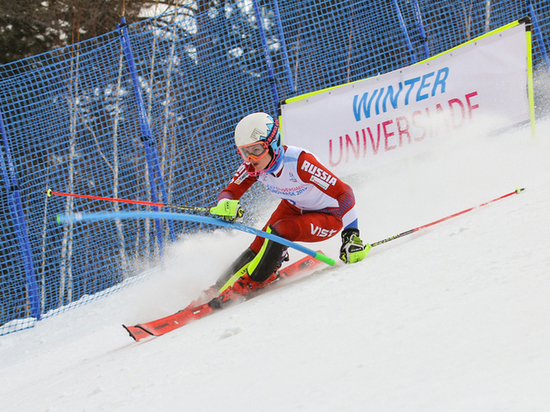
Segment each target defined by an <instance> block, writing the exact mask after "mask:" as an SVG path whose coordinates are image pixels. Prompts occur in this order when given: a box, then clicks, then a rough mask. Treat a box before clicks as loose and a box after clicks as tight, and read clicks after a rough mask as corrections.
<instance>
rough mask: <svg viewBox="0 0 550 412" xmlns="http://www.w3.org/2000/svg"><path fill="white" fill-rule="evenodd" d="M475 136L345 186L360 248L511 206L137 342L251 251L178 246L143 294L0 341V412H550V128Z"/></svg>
mask: <svg viewBox="0 0 550 412" xmlns="http://www.w3.org/2000/svg"><path fill="white" fill-rule="evenodd" d="M485 123H488V122H485ZM485 126H486V125H485V124H482V123H481V122H479V123H478V124H477V125H476V133H473V132H472V133H464V134H462V135H460V136H448V137H446V138H445V139H443V138H440V139H434V141H433V142H431V143H430V146H429V150H427V151H425V152H422V153H413V152H411V156H410V157H409V158H408V159H407V160H406V161H403V162H399V163H396V164H395V165H393V166H391V167H389V166H388V167H385V168H384V169H381V170H377V171H375V172H372V173H370V174H368V175H365V176H360V177H355V178H354V179H350V180H351V181H352V183H353V186H354V188H355V191H356V195H357V200H358V205H359V210H360V228H361V230H362V237H363V239H364V240H365V241H368V242H374V241H377V240H380V239H384V238H386V237H389V236H392V235H394V234H397V233H400V232H403V231H405V230H408V229H411V228H414V227H417V226H420V225H423V224H426V223H429V222H432V221H434V220H437V219H439V218H442V217H444V216H447V215H450V214H452V213H456V212H458V211H461V210H464V209H466V208H469V207H471V206H476V205H479V204H481V203H483V202H486V201H488V200H491V199H494V198H497V197H499V196H501V195H503V194H506V193H509V192H511V191H513V190H514V189H516V188H517V187H525V188H526V190H525V192H524V193H522V194H520V195H514V196H511V197H509V198H507V199H505V200H502V201H499V202H496V203H492V204H491V205H488V206H486V207H483V208H479V209H476V210H474V211H472V212H469V213H467V214H464V215H462V216H460V217H457V218H454V219H452V220H448V221H446V222H444V223H440V224H437V225H435V226H432V227H430V228H428V229H425V230H421V231H419V232H417V233H415V234H414V235H410V236H406V237H404V238H402V239H399V240H395V241H392V242H389V243H387V244H385V245H382V246H378V247H375V248H373V249H372V251H371V253H370V254H369V256H368V257H367V259H366V260H364V261H363V262H361V263H358V264H356V265H350V266H344V265H339V266H337V267H335V268H332V269H324V270H322V271H320V272H317V273H315V274H313V275H312V276H310V277H307V278H303V279H300V280H298V281H296V282H294V283H291V284H288V285H285V286H282V287H280V288H277V289H275V290H273V291H271V292H269V293H265V294H263V295H261V296H258V297H256V298H254V299H251V300H249V301H247V302H244V303H243V304H240V305H237V306H233V307H230V308H228V309H226V310H224V311H222V312H219V313H216V314H214V315H212V316H210V317H207V318H204V319H202V320H200V321H198V322H195V323H192V324H190V325H187V326H185V327H183V328H181V329H179V330H176V331H174V332H172V333H169V334H167V335H165V336H163V337H160V338H155V339H150V340H147V341H144V342H140V343H135V342H134V341H133V340H132V339H131V338H130V337H129V336H128V334H127V333H126V331H125V330H124V329H123V328H122V327H121V324H122V323H125V324H134V323H138V322H143V321H147V320H152V319H155V318H158V317H161V316H164V315H167V314H170V313H172V312H175V311H177V310H178V309H180V308H182V307H183V306H185V305H186V304H187V303H188V302H189V301H190V300H192V299H193V298H195V297H196V295H197V294H198V292H199V291H200V290H201V289H202V288H205V287H208V286H209V285H210V284H212V282H213V281H214V280H215V279H216V277H217V275H218V274H219V273H220V271H221V270H222V269H223V268H224V267H225V266H227V265H228V264H229V263H230V261H231V260H232V259H233V258H234V257H235V256H236V255H237V254H239V253H240V252H241V251H242V250H243V249H244V248H245V247H246V246H247V245H248V243H249V242H250V241H251V240H252V239H251V236H250V235H248V234H244V233H241V232H239V233H228V232H223V231H219V232H215V233H213V234H203V235H201V236H195V237H193V238H192V239H187V240H185V241H183V242H181V243H179V244H177V245H175V246H174V247H173V248H172V249H171V251H170V256H169V257H168V258H167V259H166V262H165V264H164V266H163V268H162V269H161V270H159V271H158V272H157V273H156V274H154V275H151V276H149V277H147V279H145V280H143V281H142V282H139V283H137V284H135V285H133V286H131V287H129V288H126V289H124V290H122V291H120V292H117V293H114V294H112V295H110V296H108V297H106V298H103V299H100V300H96V301H94V302H92V303H90V304H88V305H84V306H81V307H78V308H76V309H74V310H72V311H68V312H65V313H63V314H60V315H58V316H53V317H50V318H48V319H45V320H43V321H40V322H37V323H36V326H35V327H34V328H33V329H29V330H25V331H22V332H17V333H14V334H10V335H7V336H3V337H1V338H0V376H1V385H0V408H1V410H2V411H18V412H24V411H29V412H36V411H39V412H40V411H145V410H157V411H214V410H216V411H334V410H343V411H483V412H485V411H547V410H549V408H550V389H549V388H550V349H549V348H550V321H549V315H550V299H549V296H550V252H549V250H550V236H549V228H550V213H549V212H550V161H549V160H548V159H549V157H550V121H548V120H547V121H543V122H539V124H538V125H537V130H538V135H537V137H536V138H533V137H532V136H531V134H530V130H529V128H526V129H522V130H516V131H513V132H509V133H505V134H501V135H499V136H492V137H491V136H489V137H487V136H486V135H484V134H483V129H484V127H485ZM403 150H406V149H403ZM306 246H311V245H306ZM313 247H315V246H313ZM338 248H339V239H338V238H336V239H333V240H331V241H328V242H326V243H325V244H323V245H321V249H322V250H323V251H324V252H325V253H327V254H329V255H331V256H333V257H336V256H337V251H338ZM292 255H293V258H294V259H298V258H299V257H301V256H302V255H301V254H300V253H298V252H293V253H292Z"/></svg>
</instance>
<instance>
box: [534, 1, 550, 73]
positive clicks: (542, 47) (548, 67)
mask: <svg viewBox="0 0 550 412" xmlns="http://www.w3.org/2000/svg"><path fill="white" fill-rule="evenodd" d="M529 11H530V12H531V20H532V22H533V28H534V29H535V30H534V31H535V37H536V38H537V42H538V43H539V47H540V52H541V54H542V59H543V60H544V62H545V63H546V70H548V74H550V60H549V59H548V53H547V52H546V46H545V45H544V39H543V38H542V33H541V30H540V25H539V21H538V20H537V14H536V13H535V8H534V7H533V3H529Z"/></svg>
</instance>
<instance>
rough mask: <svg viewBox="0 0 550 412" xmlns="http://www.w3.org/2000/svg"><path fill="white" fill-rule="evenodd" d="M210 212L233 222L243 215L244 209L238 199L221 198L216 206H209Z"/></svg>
mask: <svg viewBox="0 0 550 412" xmlns="http://www.w3.org/2000/svg"><path fill="white" fill-rule="evenodd" d="M210 214H211V215H214V216H217V217H220V218H222V219H223V220H225V221H227V222H234V221H235V220H238V219H240V218H242V217H243V216H244V210H243V209H242V207H241V206H240V205H239V201H238V200H230V199H222V200H220V201H219V202H218V205H217V206H215V207H212V208H210Z"/></svg>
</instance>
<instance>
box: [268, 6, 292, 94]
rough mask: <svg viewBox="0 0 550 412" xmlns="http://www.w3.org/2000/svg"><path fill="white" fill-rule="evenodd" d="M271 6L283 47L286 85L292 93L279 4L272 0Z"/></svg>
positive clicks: (290, 72) (290, 74) (290, 73)
mask: <svg viewBox="0 0 550 412" xmlns="http://www.w3.org/2000/svg"><path fill="white" fill-rule="evenodd" d="M273 8H274V10H275V16H276V18H277V29H278V30H279V36H280V37H281V47H282V49H283V58H284V60H285V69H286V77H287V78H288V87H289V89H290V94H291V95H292V94H293V93H294V91H295V90H294V81H293V80H292V71H291V70H290V61H289V59H288V52H287V50H286V41H285V34H284V32H283V24H282V22H281V14H280V13H279V4H278V3H277V0H273Z"/></svg>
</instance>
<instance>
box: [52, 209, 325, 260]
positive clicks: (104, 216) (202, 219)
mask: <svg viewBox="0 0 550 412" xmlns="http://www.w3.org/2000/svg"><path fill="white" fill-rule="evenodd" d="M56 219H57V223H58V224H60V225H61V224H67V223H74V222H82V221H98V220H113V219H121V220H122V219H171V220H183V221H190V222H199V223H206V224H209V225H213V226H222V227H227V228H230V229H236V230H240V231H241V232H246V233H251V234H253V235H257V236H260V237H263V238H265V239H270V240H273V241H274V242H277V243H280V244H281V245H285V246H288V247H290V248H292V249H295V250H298V251H300V252H302V253H305V254H306V255H309V256H311V257H313V258H315V259H317V260H320V261H321V262H324V263H326V264H327V265H330V266H334V264H335V261H334V259H332V258H330V257H328V256H325V255H323V254H322V253H320V252H316V251H314V250H311V249H308V248H307V247H305V246H302V245H300V244H298V243H295V242H292V241H291V240H287V239H285V238H282V237H280V236H277V235H274V234H273V233H268V232H265V231H263V230H260V229H256V228H253V227H250V226H246V225H243V224H241V223H235V222H226V221H224V220H220V219H214V218H211V217H206V216H197V215H190V214H187V213H170V212H111V213H74V214H70V215H59V214H58V215H57V217H56Z"/></svg>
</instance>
